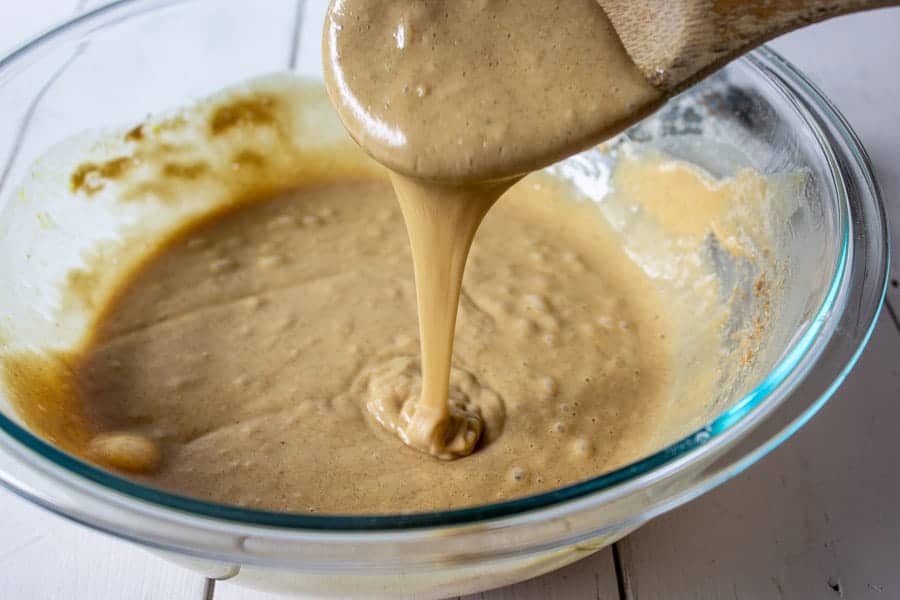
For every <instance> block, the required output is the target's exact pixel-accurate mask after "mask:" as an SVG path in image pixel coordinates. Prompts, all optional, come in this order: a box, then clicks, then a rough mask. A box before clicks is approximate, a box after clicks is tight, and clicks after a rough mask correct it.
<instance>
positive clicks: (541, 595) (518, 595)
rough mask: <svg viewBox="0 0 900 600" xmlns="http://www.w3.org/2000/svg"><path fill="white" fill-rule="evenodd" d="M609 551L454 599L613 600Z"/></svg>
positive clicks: (220, 598)
mask: <svg viewBox="0 0 900 600" xmlns="http://www.w3.org/2000/svg"><path fill="white" fill-rule="evenodd" d="M617 585H618V584H617V581H616V572H615V568H614V565H613V557H612V550H611V549H610V548H605V549H603V550H601V551H600V552H598V553H597V554H594V555H593V556H590V557H588V558H586V559H584V560H582V561H579V562H577V563H575V564H573V565H569V566H568V567H565V568H563V569H560V570H559V571H555V572H553V573H548V574H546V575H543V576H541V577H537V578H535V579H532V580H529V581H523V582H522V583H518V584H516V585H511V586H508V587H505V588H503V589H499V590H493V591H490V592H484V593H481V594H473V595H470V596H464V597H462V598H458V599H456V600H582V599H583V600H617V599H618V598H619V593H618V587H617ZM213 597H214V598H215V600H277V599H278V598H282V596H278V595H275V594H268V593H263V592H256V591H253V590H248V589H246V588H242V587H240V586H237V585H233V584H229V583H228V582H227V581H220V582H217V583H216V585H215V593H214V595H213Z"/></svg>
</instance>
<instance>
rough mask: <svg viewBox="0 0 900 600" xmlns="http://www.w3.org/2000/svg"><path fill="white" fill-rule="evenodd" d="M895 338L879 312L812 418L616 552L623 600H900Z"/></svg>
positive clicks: (899, 351)
mask: <svg viewBox="0 0 900 600" xmlns="http://www.w3.org/2000/svg"><path fill="white" fill-rule="evenodd" d="M898 357H900V335H898V331H897V328H896V327H895V325H894V323H893V322H892V321H891V319H890V317H889V316H888V315H886V314H885V315H883V316H882V318H881V320H880V322H879V324H878V327H877V329H876V331H875V333H874V336H873V338H872V340H871V343H870V344H869V347H868V348H867V349H866V351H865V353H864V354H863V356H862V358H861V359H860V362H859V364H858V366H857V367H856V369H855V370H854V371H853V372H852V373H851V374H850V377H849V378H848V379H847V381H846V383H845V384H844V386H843V387H842V388H841V389H840V390H839V391H838V393H837V394H836V395H835V397H834V398H833V399H832V400H831V402H830V403H829V404H828V405H826V406H825V408H824V409H823V410H822V412H821V413H820V414H818V415H817V416H816V417H814V418H813V419H812V421H811V422H810V423H809V424H808V425H807V426H806V427H804V428H803V429H801V430H800V431H799V432H798V433H797V434H796V435H795V436H794V437H793V438H792V439H790V440H788V441H787V442H786V443H785V444H784V445H783V446H782V447H780V448H778V449H777V450H775V451H774V452H773V453H772V454H771V455H770V456H768V457H766V458H764V459H763V460H762V461H760V463H758V464H757V465H755V466H754V467H752V468H750V469H749V470H748V471H747V472H745V473H743V474H742V475H740V476H739V477H738V478H736V479H734V480H733V481H731V482H729V483H727V484H725V485H724V486H722V487H721V488H719V489H716V490H714V491H712V492H710V493H709V494H707V495H705V496H702V497H701V498H699V499H698V500H695V501H694V502H691V503H690V504H688V505H686V506H684V507H682V508H680V509H678V510H676V511H675V512H673V513H670V514H668V515H664V516H662V517H660V518H659V519H657V520H656V521H653V522H651V523H649V524H648V525H645V526H644V527H643V528H641V529H640V530H638V531H637V532H635V533H633V534H632V535H631V536H629V537H628V538H627V539H626V540H624V541H623V542H620V544H619V549H620V552H621V556H622V562H623V567H624V572H625V575H626V577H627V582H628V586H627V587H628V589H629V590H630V592H631V594H630V597H631V598H635V599H638V600H654V599H657V598H659V599H663V598H698V599H706V598H710V599H714V598H751V599H757V598H758V599H765V598H778V599H781V598H789V599H791V600H793V599H800V600H803V599H807V598H809V599H811V600H812V599H820V598H821V599H828V598H834V599H835V600H838V599H840V598H852V599H868V598H871V599H872V600H876V599H878V600H881V599H887V598H900V518H898V507H900V479H898V460H900V435H898V431H900V361H898Z"/></svg>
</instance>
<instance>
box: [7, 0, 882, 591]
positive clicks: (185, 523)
mask: <svg viewBox="0 0 900 600" xmlns="http://www.w3.org/2000/svg"><path fill="white" fill-rule="evenodd" d="M324 4H325V3H324V2H306V3H304V2H302V1H301V2H297V1H296V0H271V1H270V2H265V3H259V2H251V1H250V0H227V1H226V0H192V1H190V0H123V1H120V2H115V3H113V4H111V5H109V6H106V7H104V8H101V9H98V10H96V11H94V12H92V13H89V14H86V15H84V16H80V17H78V18H77V19H74V20H73V21H71V22H69V23H67V24H65V25H63V26H61V27H59V28H57V29H54V30H53V31H51V32H49V33H47V34H45V35H43V36H41V37H40V38H38V39H36V40H34V41H32V42H31V43H29V44H27V45H25V46H23V47H22V48H20V49H19V50H17V51H15V52H14V53H12V54H11V55H10V56H8V57H6V58H4V59H2V60H0V168H2V171H0V194H2V204H0V352H2V351H5V350H9V349H11V348H21V347H45V346H48V345H65V343H66V341H67V340H71V338H72V336H73V335H74V333H73V332H74V330H75V329H73V328H77V327H76V325H74V324H72V323H69V322H65V321H61V320H59V319H56V318H54V314H53V304H52V294H51V291H52V289H53V286H54V285H56V284H58V283H59V281H60V280H61V278H63V277H64V276H65V273H66V270H67V269H69V268H71V267H72V266H73V265H74V264H77V259H78V256H79V255H80V253H82V252H83V251H84V250H85V249H86V248H89V247H90V244H91V243H93V242H95V241H97V240H99V239H102V238H104V236H107V237H108V236H109V234H110V232H111V231H114V230H115V226H116V220H117V219H125V217H124V216H122V215H115V214H107V213H105V212H104V210H103V208H102V207H101V206H100V204H99V203H95V204H94V205H91V204H89V203H85V204H84V205H82V206H78V207H73V206H72V205H71V204H67V203H65V202H61V201H60V199H54V198H42V199H41V203H40V204H37V205H35V203H34V202H32V201H31V200H30V199H29V198H25V197H20V196H18V195H17V193H16V187H15V186H16V184H17V182H19V181H20V180H21V179H22V178H23V177H25V175H26V174H28V173H31V176H32V177H34V176H35V174H37V181H38V184H39V180H40V173H39V171H40V169H41V164H40V163H38V164H37V165H36V166H34V167H31V166H30V165H31V163H32V161H33V160H34V159H35V158H36V157H37V156H38V155H39V154H40V153H41V152H43V151H44V150H45V149H46V148H47V147H48V146H50V145H52V144H54V143H56V142H58V141H59V140H61V139H63V138H66V137H67V136H69V135H71V134H74V133H76V132H79V131H82V130H85V129H90V128H96V127H104V126H108V125H113V124H123V123H129V122H131V123H134V122H137V121H138V120H140V119H142V118H143V117H144V116H145V115H146V114H147V113H151V112H157V111H160V110H163V109H166V108H168V107H173V106H178V105H183V104H184V103H185V102H186V101H188V100H190V99H195V98H199V97H202V96H203V95H205V94H208V93H210V92H212V91H214V90H217V89H219V88H221V87H223V86H225V85H227V84H230V83H233V82H236V81H240V80H242V79H245V78H248V77H251V76H254V75H258V74H260V73H265V72H270V71H278V70H284V69H292V70H294V71H297V72H299V73H301V74H303V75H308V76H310V77H313V78H318V77H320V76H321V73H320V61H319V54H318V52H319V50H318V48H319V32H320V28H321V23H322V13H323V11H324ZM623 140H625V141H627V143H628V144H631V145H632V146H637V147H649V148H658V149H661V150H663V151H665V152H666V153H668V154H670V155H674V156H676V157H682V158H686V159H689V160H691V161H693V162H695V163H698V164H700V165H701V166H703V167H704V168H705V169H707V170H708V171H710V172H712V173H713V174H717V175H724V174H728V173H730V172H733V171H734V169H736V168H738V167H741V166H749V167H752V168H754V169H756V170H758V171H760V172H762V173H765V174H777V173H786V172H796V173H802V174H803V179H802V185H801V186H798V188H797V194H796V197H795V198H793V199H792V202H793V205H792V206H791V208H790V210H789V211H782V212H784V215H783V218H782V216H781V212H779V213H777V214H778V215H779V216H778V218H773V223H772V224H771V226H772V227H773V228H774V229H775V230H776V234H777V235H776V238H777V239H778V240H779V241H778V244H777V248H778V254H779V256H778V259H779V260H780V261H781V263H782V266H783V268H784V269H785V270H784V272H785V273H786V274H787V277H786V278H785V280H784V284H783V288H782V290H781V292H780V294H779V297H778V299H777V302H773V303H772V305H771V307H770V310H771V312H772V314H773V315H774V318H773V321H772V325H771V327H769V328H767V329H766V331H765V332H764V333H763V337H764V340H763V342H762V343H761V344H760V350H759V352H758V356H757V357H756V360H755V362H754V366H753V368H752V369H750V370H748V371H747V372H746V373H744V374H743V375H742V377H740V378H737V379H735V381H733V382H732V383H731V384H730V385H727V386H723V388H722V389H721V390H720V391H721V393H720V394H719V397H718V398H716V400H715V402H713V403H711V404H709V406H708V410H707V412H706V413H704V414H703V415H702V417H703V418H702V419H701V420H702V422H703V424H702V425H699V426H693V425H692V426H691V427H690V430H687V425H685V426H684V428H685V430H684V431H680V432H674V431H673V434H672V436H671V437H672V439H671V440H670V443H668V444H667V445H666V446H665V447H662V448H661V449H660V450H659V451H658V452H656V453H654V454H652V455H650V456H646V457H644V458H643V459H641V460H639V461H637V462H634V463H632V464H629V465H627V466H624V467H622V468H619V469H617V470H615V471H613V472H610V473H606V474H604V475H602V476H599V477H596V478H594V479H591V480H589V481H585V482H582V483H578V484H576V485H571V486H569V487H565V488H562V489H558V490H555V491H552V492H548V493H544V494H541V495H538V496H532V497H527V498H521V499H517V500H513V501H509V502H502V503H497V504H492V505H486V506H477V507H472V508H465V509H461V510H453V511H447V512H434V513H420V514H407V515H381V516H371V517H369V516H324V515H323V516H319V515H305V514H304V515H301V514H285V513H272V512H265V511H259V510H248V509H243V508H237V507H233V506H224V505H218V504H212V503H208V502H203V501H200V500H196V499H191V498H186V497H180V496H176V495H172V494H168V493H164V492H161V491H157V490H154V489H150V488H147V487H144V486H142V485H139V484H136V483H134V482H130V481H128V480H125V479H123V478H120V477H118V476H116V475H115V474H112V473H109V472H106V471H103V470H101V469H98V468H96V467H94V466H92V465H89V464H86V463H84V462H82V461H80V460H78V459H76V458H73V457H72V456H70V455H68V454H66V453H64V452H61V451H60V450H58V449H56V448H54V447H53V446H51V445H49V444H48V443H46V442H44V441H42V440H41V439H39V438H38V437H36V436H35V435H33V434H31V433H29V431H28V430H27V429H26V428H25V427H24V425H23V424H22V422H21V420H20V419H19V417H18V416H17V415H16V414H15V412H14V411H13V409H12V408H11V406H10V403H9V401H8V399H7V398H6V397H5V396H4V395H3V392H2V391H0V480H2V483H3V484H4V485H5V486H6V487H8V488H10V489H11V490H13V491H14V492H16V493H17V494H19V495H20V496H22V497H24V498H26V499H28V500H30V501H32V502H34V503H36V504H39V505H41V506H43V507H45V508H47V509H48V510H51V511H53V512H56V513H58V514H61V515H63V516H66V517H68V518H70V519H72V520H74V521H78V522H80V523H83V524H85V525H87V526H89V527H92V528H94V529H97V530H101V531H105V532H107V533H110V534H112V535H116V536H119V537H122V538H125V539H128V540H131V541H133V542H135V543H138V544H140V545H143V546H145V547H147V548H150V549H152V550H154V551H156V552H158V553H160V554H163V555H164V556H166V557H167V558H169V559H171V560H173V561H176V562H179V563H181V564H184V565H187V566H189V567H191V568H193V569H196V570H197V571H199V572H201V573H203V574H204V575H205V576H208V577H212V578H216V579H232V580H234V581H235V582H237V583H242V584H246V585H250V586H256V587H261V588H266V589H272V590H279V591H293V592H300V593H304V594H309V595H313V596H324V597H339V598H351V597H366V596H372V595H378V596H389V597H398V596H410V597H416V598H437V597H444V596H450V595H458V594H464V593H469V592H474V591H478V590H483V589H487V588H490V587H496V586H500V585H505V584H509V583H512V582H515V581H518V580H522V579H526V578H529V577H533V576H536V575H539V574H541V573H544V572H547V571H549V570H552V569H555V568H558V567H560V566H563V565H565V564H567V563H570V562H572V561H574V560H577V559H578V558H581V557H584V556H587V555H589V554H591V553H592V552H595V551H596V550H598V549H600V548H602V547H603V546H605V545H607V544H610V543H612V542H614V541H615V540H617V539H619V538H620V537H622V536H624V535H626V534H627V533H628V532H630V531H632V530H634V529H635V528H636V527H638V526H640V525H641V524H642V523H644V522H646V521H647V520H648V519H651V518H653V517H655V516H657V515H659V514H661V513H663V512H665V511H668V510H671V509H672V508H674V507H676V506H678V505H680V504H682V503H684V502H687V501H688V500H690V499H692V498H694V497H696V496H697V495H699V494H701V493H703V492H705V491H707V490H709V489H711V488H713V487H714V486H716V485H718V484H720V483H722V482H723V481H725V480H727V479H728V478H730V477H732V476H734V475H736V474H737V473H739V472H741V471H742V470H743V469H745V468H747V467H748V466H749V465H751V464H753V463H754V462H755V461H757V460H759V459H760V458H761V457H763V456H764V455H765V454H767V453H768V452H770V451H771V450H772V449H773V448H774V447H776V446H777V445H778V444H780V443H781V442H783V441H784V440H785V439H786V438H787V437H789V436H790V435H791V434H792V433H793V432H795V431H796V430H797V429H798V428H799V427H801V426H802V425H803V424H804V423H805V422H806V421H807V420H808V419H809V418H810V417H811V416H812V415H813V414H815V412H816V411H817V410H819V408H821V406H822V405H823V404H824V403H825V402H826V401H827V399H828V398H829V397H830V395H831V394H832V393H833V392H834V390H835V389H836V388H837V387H838V386H839V385H840V383H841V382H842V381H843V379H844V378H845V377H846V375H847V373H848V371H849V370H850V369H851V368H852V366H853V364H854V362H855V361H856V359H857V357H858V356H859V353H860V352H861V350H862V347H863V346H864V345H865V342H866V341H867V339H868V337H869V335H870V333H871V330H872V327H873V324H874V322H875V319H876V317H877V315H878V312H879V310H880V308H881V303H882V299H883V297H884V291H885V282H886V272H887V262H888V255H889V253H888V240H887V233H886V230H885V218H884V213H883V208H882V205H881V203H880V200H879V197H878V191H877V187H876V185H875V182H874V181H873V178H872V174H871V170H870V168H869V164H868V160H867V158H866V156H865V153H864V151H863V149H862V148H861V146H860V144H859V141H858V140H857V139H856V137H855V136H854V135H853V133H852V132H851V131H850V129H849V127H848V126H847V124H846V122H845V121H844V120H843V118H842V117H841V116H840V115H839V114H838V113H837V111H836V110H835V109H834V107H833V106H832V105H831V104H830V103H829V102H828V101H827V100H826V99H825V98H824V97H823V96H822V95H821V94H820V93H819V92H818V91H817V90H816V89H815V88H814V87H813V86H811V85H810V83H809V82H808V81H807V80H806V79H805V78H804V77H803V76H802V75H801V74H799V73H798V72H797V71H796V70H794V69H793V68H792V67H791V66H790V65H789V64H788V63H786V62H785V61H784V60H782V59H781V58H780V57H778V56H777V55H776V54H774V53H772V52H771V51H768V50H766V49H761V50H758V51H756V52H754V53H752V54H751V55H749V56H747V57H745V58H743V59H741V60H739V61H737V62H735V63H733V64H731V65H729V66H728V67H726V68H725V69H724V70H723V71H721V72H719V73H717V74H716V75H714V76H713V77H711V78H709V79H707V80H706V81H704V82H703V83H701V84H699V85H698V86H696V87H695V88H693V89H691V90H689V91H687V92H686V93H685V94H683V95H682V96H680V97H679V98H677V99H675V100H673V101H672V102H670V103H669V104H668V105H667V106H666V107H664V108H663V109H662V110H661V111H659V112H658V113H657V114H656V115H654V116H653V117H651V118H650V119H648V120H647V121H646V122H644V123H642V124H640V125H639V126H637V127H635V128H633V129H632V130H630V131H629V132H626V134H624V136H623V137H622V138H620V140H618V142H622V141H623ZM604 160H605V159H604V158H603V156H602V155H601V154H600V153H598V152H597V151H591V152H587V153H584V154H582V155H580V156H578V157H575V158H573V159H570V160H569V161H566V162H565V163H563V164H562V165H558V166H556V167H554V168H553V169H551V172H553V173H555V174H557V175H560V176H564V177H568V178H569V179H570V180H572V181H573V183H575V184H576V185H579V182H581V184H583V183H584V182H585V181H588V183H590V181H593V179H592V177H593V178H595V179H596V177H599V174H601V172H603V169H604V167H603V164H604ZM581 187H584V186H583V185H582V186H581ZM587 187H590V186H587ZM585 193H586V194H588V195H590V193H589V191H587V192H585ZM131 218H135V215H134V214H132V215H131ZM48 223H50V224H52V225H51V226H48V225H47V224H48ZM734 267H735V265H733V264H732V265H730V266H729V265H723V267H722V269H721V273H719V276H720V278H721V279H722V280H723V281H725V280H728V279H729V278H730V280H731V285H733V286H742V285H746V282H745V281H743V280H742V276H741V274H740V273H739V272H737V271H739V269H738V270H737V271H736V270H735V268H734ZM676 433H677V435H676Z"/></svg>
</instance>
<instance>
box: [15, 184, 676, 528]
mask: <svg viewBox="0 0 900 600" xmlns="http://www.w3.org/2000/svg"><path fill="white" fill-rule="evenodd" d="M668 326H669V323H668V321H667V319H666V314H665V312H664V305H663V304H662V299H661V298H659V297H658V296H657V293H656V291H655V289H654V285H653V282H652V281H651V280H650V279H649V278H648V277H646V276H645V275H644V274H643V273H642V272H641V271H640V269H638V267H637V266H636V265H634V264H633V263H631V262H630V261H629V260H628V259H627V257H626V256H625V255H624V254H623V252H622V250H621V248H620V246H619V244H618V243H617V240H616V238H615V236H614V235H613V234H611V233H610V232H609V231H608V230H607V229H606V227H605V225H604V223H603V222H602V220H601V219H600V218H599V216H598V215H597V213H596V210H595V208H594V207H593V206H590V205H584V204H579V203H576V202H575V201H574V200H572V199H570V197H569V193H567V192H566V190H565V188H562V187H560V186H559V184H557V183H555V182H554V181H553V180H551V179H549V178H547V177H535V178H532V179H529V180H527V181H526V182H523V183H522V184H521V185H520V186H518V187H516V188H515V190H513V191H511V192H510V194H509V195H508V196H507V197H505V198H504V199H503V200H502V201H501V202H500V203H499V204H498V205H497V206H496V207H495V208H494V209H493V210H492V211H491V213H490V214H489V215H488V217H487V218H486V219H485V221H484V223H483V226H482V227H481V230H480V231H479V233H478V237H477V239H476V241H475V244H474V247H473V250H472V256H471V259H470V261H469V265H468V268H467V270H466V276H465V282H464V285H463V291H462V301H461V302H460V308H459V316H458V324H457V329H456V344H455V351H454V357H453V369H452V372H451V374H450V381H451V385H450V398H451V403H452V405H453V406H454V407H455V410H458V411H460V412H461V413H465V412H467V411H472V410H475V409H476V408H477V410H478V411H479V415H480V417H481V418H482V419H483V420H484V421H485V422H486V423H487V424H488V425H487V428H486V434H485V436H484V437H483V439H482V440H481V442H480V445H479V448H478V450H477V452H475V453H473V454H472V455H471V456H469V457H467V458H464V459H460V460H457V461H452V462H442V461H436V460H435V459H434V458H432V457H430V456H428V455H426V454H424V453H421V452H418V451H416V450H413V449H410V448H406V447H404V445H403V444H402V443H401V442H400V441H399V440H397V439H396V438H395V437H393V436H392V435H390V434H389V433H387V432H386V431H384V430H383V429H382V427H381V425H379V424H378V423H377V422H376V419H380V420H382V421H383V422H385V423H392V422H395V421H396V420H397V419H398V415H399V414H400V413H401V412H402V411H403V410H404V407H405V406H406V405H407V404H408V403H409V402H410V401H414V400H417V399H418V397H419V394H420V393H421V391H422V379H421V370H420V362H419V355H418V336H417V328H416V306H415V290H414V286H413V269H412V263H411V258H410V253H409V244H408V241H407V239H406V234H405V231H404V226H403V221H402V217H401V214H400V211H399V209H398V207H397V203H396V200H395V198H394V194H393V192H392V189H391V187H390V185H389V183H388V182H387V181H385V180H384V179H380V178H373V177H372V176H371V175H367V174H358V175H354V174H353V173H352V172H343V173H337V174H336V175H335V180H334V181H329V182H319V183H315V184H309V185H306V186H302V187H300V188H299V189H297V190H296V191H294V192H291V193H288V194H285V195H282V196H278V197H275V198H272V199H268V200H262V201H259V202H256V203H252V204H250V205H247V206H245V207H242V208H239V209H236V210H234V211H232V212H228V213H226V214H223V215H216V216H213V217H211V218H209V219H206V220H204V221H203V222H201V223H199V224H196V225H193V226H191V227H189V228H187V229H186V230H184V231H182V232H179V233H177V234H176V235H175V236H174V237H173V238H172V239H171V241H168V242H166V243H165V244H164V245H163V247H162V248H161V249H160V250H159V251H158V252H157V253H156V254H155V255H153V256H151V257H149V258H148V259H147V260H146V262H145V263H144V264H143V265H141V266H140V267H139V268H138V269H137V271H136V272H135V273H134V275H133V276H131V277H130V278H128V279H127V280H126V281H124V282H123V285H122V287H121V290H120V292H119V293H118V295H117V296H116V297H115V298H114V300H113V301H112V302H111V303H110V304H109V305H108V306H107V307H106V309H105V310H104V312H103V314H102V316H101V318H100V319H99V320H98V323H97V325H96V327H95V329H94V331H93V334H92V339H91V340H90V342H89V343H88V345H87V347H86V349H85V350H84V351H82V352H80V353H78V354H76V355H69V356H60V357H58V361H57V362H56V363H55V364H56V365H57V367H55V368H52V369H48V365H51V366H52V364H54V363H48V362H47V361H46V360H44V361H42V362H41V363H39V364H40V365H41V366H40V368H34V362H33V359H31V358H27V359H23V360H20V361H19V362H18V363H16V362H15V361H11V362H7V376H8V380H10V381H16V379H15V377H10V375H11V374H17V375H18V376H19V378H20V379H19V380H18V381H19V386H20V389H21V390H22V392H23V394H26V395H28V394H29V393H30V395H29V396H28V397H32V398H33V397H34V395H33V394H34V392H35V390H36V389H39V387H38V386H40V384H41V382H42V381H44V382H45V381H47V380H48V379H49V378H55V381H53V382H52V383H51V385H52V386H53V388H54V389H58V390H59V389H63V390H65V389H68V390H70V391H71V393H72V397H70V398H68V399H67V400H66V402H65V408H60V409H59V410H60V411H62V410H65V411H66V412H67V414H68V415H69V416H70V421H69V423H68V424H67V425H66V426H65V428H64V429H63V430H61V431H53V430H52V427H53V425H54V423H56V421H55V420H54V417H55V415H54V414H53V405H52V404H50V403H45V404H44V411H43V413H38V414H32V415H31V416H32V417H33V420H32V422H33V423H34V424H36V425H37V426H38V427H40V428H42V429H43V431H44V433H45V435H51V436H54V435H55V436H57V439H58V440H60V439H62V440H64V439H67V438H71V437H72V434H73V433H74V431H73V424H72V422H71V417H72V415H74V414H81V415H83V417H84V422H83V423H81V424H80V425H77V426H78V427H81V428H82V431H83V433H82V434H81V435H80V436H79V441H76V443H75V444H74V445H72V446H70V448H71V449H74V450H75V451H76V452H78V453H80V454H83V455H86V456H88V457H89V458H91V459H92V460H95V461H99V462H100V463H101V464H104V465H107V466H111V467H114V468H117V469H119V470H121V471H124V472H126V473H128V474H129V475H131V476H133V477H138V478H139V479H140V480H142V481H146V482H147V483H150V484H152V485H154V486H159V487H162V488H165V489H168V490H172V491H176V492H179V493H184V494H189V495H192V496H198V497H202V498H208V499H212V500H217V501H220V502H226V503H236V504H240V505H246V506H255V507H265V508H270V509H275V510H292V511H318V512H328V513H335V512H337V513H361V512H364V513H373V512H374V513H385V512H408V511H421V510H431V509H445V508H451V507H459V506H466V505H472V504H479V503H485V502H492V501H496V500H500V499H505V498H510V497H516V496H522V495H527V494H531V493H535V492H538V491H541V490H547V489H552V488H555V487H559V486H561V485H564V484H567V483H571V482H574V481H578V480H582V479H586V478H589V477H591V476H594V475H596V474H598V473H600V472H603V471H606V470H609V469H610V468H613V467H615V466H617V465H621V464H623V463H626V462H628V461H630V460H633V459H634V458H636V457H637V456H639V455H641V454H644V453H646V452H647V451H649V450H650V449H651V448H650V447H649V446H650V444H651V443H652V442H651V440H652V439H653V433H654V432H655V430H656V428H657V424H658V422H659V420H660V419H661V418H662V416H663V414H664V413H665V411H666V410H667V407H668V404H669V403H668V399H669V381H670V376H671V369H672V364H673V357H672V356H671V352H670V349H669V348H670V346H669V344H668V342H667V332H668ZM23 378H24V379H23ZM48 407H49V408H50V414H48V412H47V408H48ZM32 408H34V407H33V406H32ZM26 415H27V409H26ZM464 441H465V440H464Z"/></svg>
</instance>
